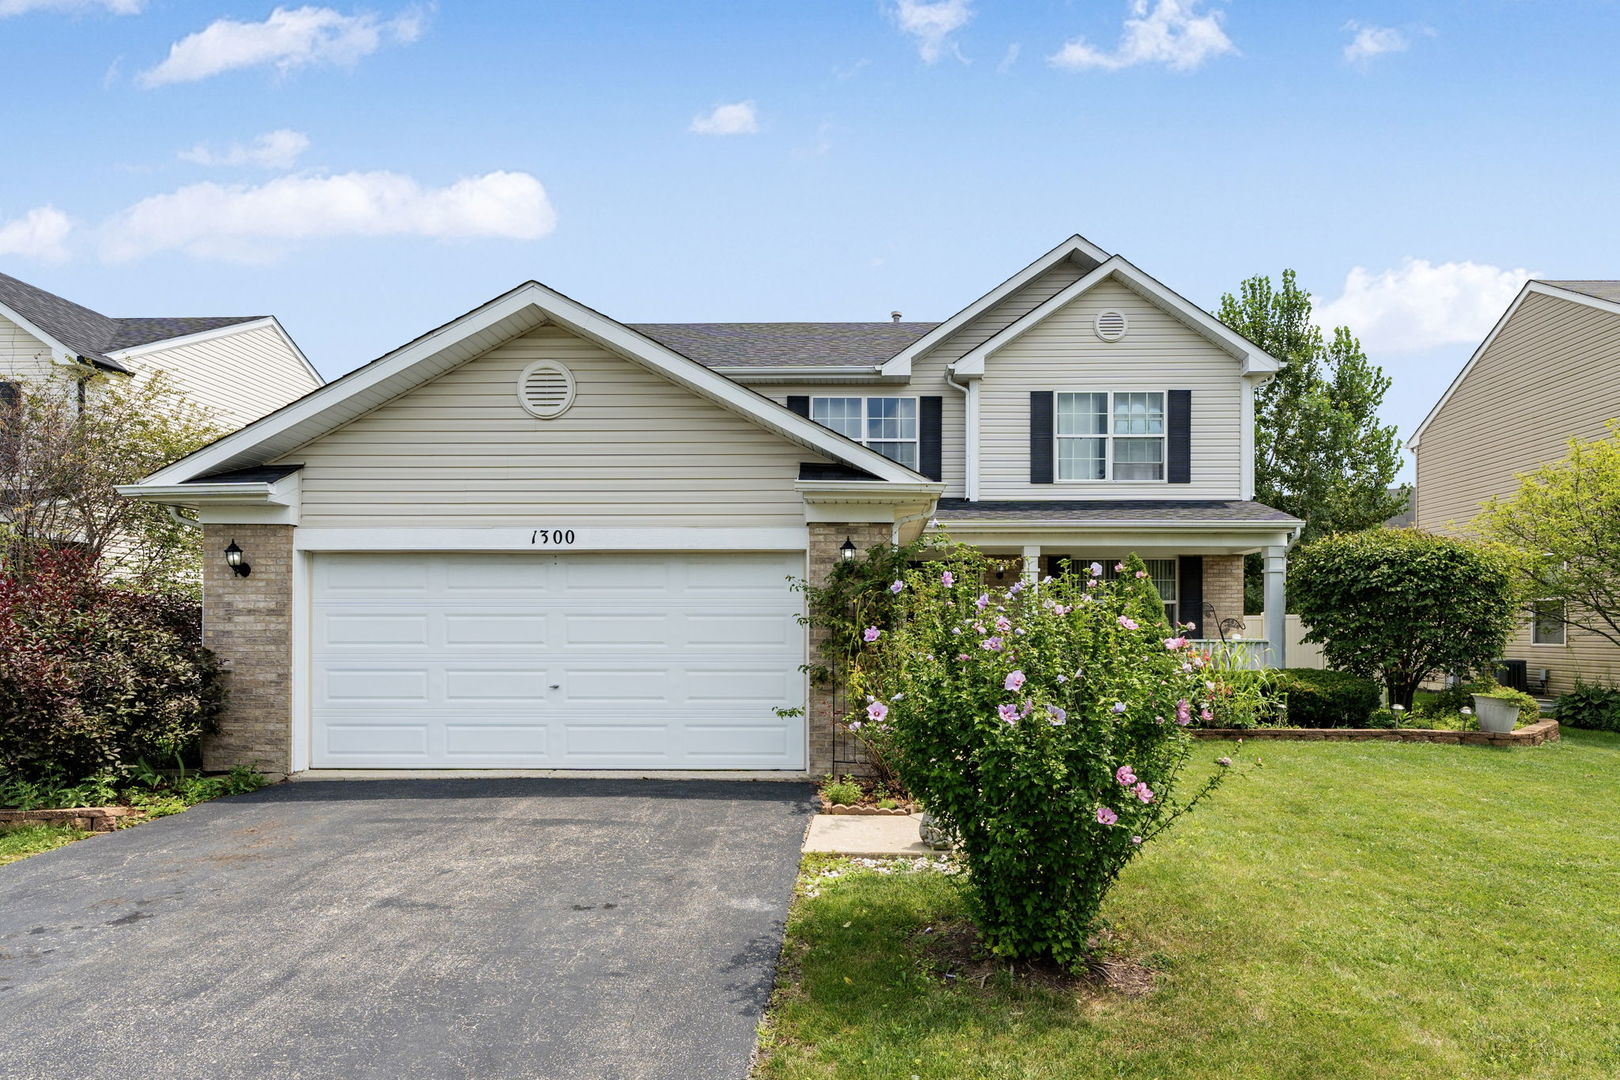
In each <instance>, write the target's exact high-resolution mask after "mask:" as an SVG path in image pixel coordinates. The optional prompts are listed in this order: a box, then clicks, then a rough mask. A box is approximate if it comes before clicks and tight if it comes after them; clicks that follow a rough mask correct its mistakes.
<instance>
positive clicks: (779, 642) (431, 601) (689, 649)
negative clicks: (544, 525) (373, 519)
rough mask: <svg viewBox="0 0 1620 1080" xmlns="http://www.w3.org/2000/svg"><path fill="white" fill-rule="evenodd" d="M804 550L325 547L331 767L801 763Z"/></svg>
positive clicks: (316, 674) (318, 604) (321, 630)
mask: <svg viewBox="0 0 1620 1080" xmlns="http://www.w3.org/2000/svg"><path fill="white" fill-rule="evenodd" d="M803 571H804V557H803V555H801V554H794V555H786V554H765V555H761V554H719V555H711V554H681V555H664V554H657V553H639V552H632V553H624V554H614V555H591V554H568V555H504V554H501V555H497V554H471V553H469V554H415V553H407V554H323V555H317V556H315V559H314V567H313V575H312V578H313V580H312V585H313V590H312V610H311V628H312V629H311V662H312V663H311V712H312V717H313V727H314V730H313V733H312V740H311V747H310V759H311V764H312V765H313V766H314V767H316V768H321V767H326V768H410V767H421V768H665V769H681V768H710V769H801V768H803V767H804V722H803V720H802V718H791V719H783V718H781V717H779V716H777V715H776V714H775V712H774V711H773V710H775V709H777V708H780V707H784V706H785V707H790V708H792V707H799V706H802V705H803V704H804V674H803V673H802V672H801V671H800V670H799V666H800V665H801V664H802V663H803V662H804V637H805V634H804V628H803V627H802V626H800V625H799V624H798V622H797V619H796V615H797V614H798V612H799V611H800V610H801V606H802V601H801V599H800V596H799V594H798V593H795V592H793V591H791V590H790V589H789V587H788V580H787V579H788V577H789V576H790V575H793V576H797V575H800V574H802V573H803Z"/></svg>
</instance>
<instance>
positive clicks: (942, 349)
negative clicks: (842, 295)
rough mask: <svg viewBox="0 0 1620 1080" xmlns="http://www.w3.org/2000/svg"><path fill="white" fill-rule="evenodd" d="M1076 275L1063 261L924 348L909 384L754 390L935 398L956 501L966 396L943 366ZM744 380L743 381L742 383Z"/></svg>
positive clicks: (943, 460) (947, 477) (948, 491)
mask: <svg viewBox="0 0 1620 1080" xmlns="http://www.w3.org/2000/svg"><path fill="white" fill-rule="evenodd" d="M1081 276H1082V274H1081V270H1080V268H1079V267H1077V266H1075V265H1074V264H1073V263H1071V262H1063V263H1060V264H1059V265H1057V266H1055V267H1053V268H1052V269H1050V270H1048V271H1046V272H1045V273H1044V274H1041V275H1039V276H1038V277H1036V278H1035V279H1034V280H1033V281H1031V282H1030V283H1029V284H1028V285H1025V286H1024V287H1023V288H1022V289H1019V290H1018V291H1017V292H1015V293H1013V294H1012V295H1011V296H1009V297H1007V298H1006V299H1005V300H1003V301H1001V303H999V304H997V305H995V306H994V307H992V308H991V309H990V310H988V311H986V312H985V313H984V314H982V315H980V316H979V317H978V318H976V319H974V320H972V321H971V322H969V323H968V324H967V325H965V326H963V327H962V328H961V329H960V330H958V331H957V332H956V333H954V334H952V335H951V336H950V337H948V338H946V339H945V340H944V341H942V342H940V343H939V344H938V345H936V346H935V347H934V348H932V349H930V350H929V351H928V352H927V353H926V354H925V355H923V356H921V357H919V358H918V359H917V360H914V361H913V362H912V365H911V381H910V382H909V383H906V384H905V385H903V386H902V385H893V384H874V383H856V384H850V385H844V386H838V385H834V386H828V385H825V384H816V385H812V384H802V385H793V386H762V387H760V388H759V390H760V392H761V393H763V394H766V395H768V396H769V397H770V398H772V399H773V400H775V401H780V402H783V403H784V404H785V403H786V402H787V399H788V396H789V395H793V394H804V395H806V396H808V397H938V398H941V399H943V404H942V406H941V408H940V426H941V428H942V430H941V432H940V442H941V447H940V465H941V470H942V475H941V479H942V480H943V481H944V483H945V492H944V497H945V498H947V499H960V498H963V497H965V496H966V494H967V488H966V480H965V476H964V469H965V467H966V446H967V434H966V428H965V424H966V398H965V396H964V395H963V393H962V391H960V390H958V389H957V388H956V387H954V386H952V385H951V384H950V382H949V380H948V379H947V378H946V374H947V373H946V370H945V369H946V366H947V365H948V364H952V363H955V362H956V361H957V360H959V359H961V358H962V357H963V356H965V355H966V354H967V353H969V352H971V351H972V350H973V349H974V348H975V347H976V346H978V345H981V344H983V343H984V342H985V341H988V340H989V339H990V338H991V337H992V336H993V335H995V334H996V333H997V332H998V331H1000V330H1003V329H1005V328H1006V327H1008V326H1010V325H1012V324H1013V323H1015V322H1017V321H1018V320H1019V319H1021V318H1023V317H1024V316H1025V315H1027V314H1029V313H1030V312H1031V311H1033V310H1034V309H1036V308H1038V307H1040V306H1041V305H1042V304H1044V303H1045V302H1046V301H1048V300H1050V299H1051V298H1052V297H1053V296H1055V295H1056V294H1057V293H1060V292H1062V291H1063V290H1064V289H1065V288H1067V287H1068V286H1070V285H1072V284H1074V283H1075V282H1076V281H1078V280H1079V279H1080V277H1081ZM744 381H746V380H744Z"/></svg>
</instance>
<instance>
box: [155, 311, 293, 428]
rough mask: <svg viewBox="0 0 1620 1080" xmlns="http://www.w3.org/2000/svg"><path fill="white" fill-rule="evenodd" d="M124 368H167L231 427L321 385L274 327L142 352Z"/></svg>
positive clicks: (189, 393)
mask: <svg viewBox="0 0 1620 1080" xmlns="http://www.w3.org/2000/svg"><path fill="white" fill-rule="evenodd" d="M124 366H125V367H129V368H133V369H135V370H136V371H137V372H139V373H148V372H154V371H165V372H167V373H168V374H169V376H170V378H171V379H173V381H174V383H175V385H176V386H177V387H178V388H179V389H180V390H181V391H182V392H184V393H185V395H186V397H187V398H189V399H190V400H191V401H192V402H193V403H194V404H197V405H200V406H202V407H203V408H205V409H207V410H208V411H209V412H211V413H213V414H214V415H215V416H217V417H218V418H219V421H220V423H221V424H223V425H224V426H225V427H226V428H229V429H231V430H235V429H236V428H239V427H242V426H244V425H246V424H249V423H252V422H253V421H254V420H257V419H258V418H259V417H261V416H264V415H265V414H266V413H270V412H274V411H275V410H277V409H279V408H281V407H282V406H283V405H285V404H287V403H288V402H289V401H294V400H296V399H298V398H301V397H303V396H304V395H305V394H307V393H309V392H310V391H311V390H314V389H315V388H316V387H317V386H319V385H320V384H319V383H318V382H316V381H315V378H314V376H312V375H311V374H310V372H309V369H308V368H307V367H305V366H304V362H303V361H302V360H300V359H299V358H298V355H297V354H296V353H294V352H293V350H292V349H290V348H288V346H287V342H286V339H285V338H283V337H282V336H281V334H280V333H278V332H277V330H276V329H275V327H273V326H260V327H256V328H254V329H251V330H243V331H241V332H239V333H235V334H226V335H224V336H222V337H215V338H209V339H207V340H205V341H198V342H195V343H193V344H190V345H178V346H174V347H172V348H167V349H157V350H154V351H152V352H148V353H142V354H141V355H139V356H135V357H132V358H131V359H129V360H127V361H125V362H124Z"/></svg>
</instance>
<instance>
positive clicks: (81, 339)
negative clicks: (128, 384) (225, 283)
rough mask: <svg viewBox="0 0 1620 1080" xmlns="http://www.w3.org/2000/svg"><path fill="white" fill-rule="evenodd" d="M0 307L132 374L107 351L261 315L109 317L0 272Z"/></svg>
mask: <svg viewBox="0 0 1620 1080" xmlns="http://www.w3.org/2000/svg"><path fill="white" fill-rule="evenodd" d="M0 310H3V311H4V312H5V313H7V314H8V315H9V316H11V317H12V319H13V321H15V322H17V323H18V324H19V325H21V326H22V327H23V328H24V329H26V330H28V331H29V332H30V333H32V334H34V335H35V336H36V337H39V338H41V339H42V340H44V341H45V343H46V344H47V345H52V346H54V347H56V348H59V349H61V350H62V351H63V352H67V353H71V354H72V355H74V356H76V357H78V358H79V359H81V360H84V361H86V362H88V363H91V364H94V365H95V366H96V367H99V368H104V369H106V370H108V371H119V372H123V373H124V374H126V375H128V374H132V372H131V371H130V369H129V368H128V367H125V366H124V365H123V364H121V363H119V361H118V360H116V359H114V358H113V357H111V356H109V355H108V354H109V353H113V352H117V351H119V350H121V349H130V348H134V347H136V346H140V345H150V344H152V343H154V342H158V341H167V340H169V339H170V338H178V337H187V336H189V335H191V334H197V333H202V332H205V331H208V330H217V329H220V328H222V327H226V326H234V325H236V324H237V323H247V322H255V321H257V320H260V319H264V318H267V316H264V315H227V316H216V317H204V318H139V319H114V318H110V317H109V316H106V315H103V314H101V312H99V311H92V310H91V309H89V308H87V307H85V306H84V305H83V304H75V303H74V302H73V301H71V300H67V299H64V298H62V297H60V296H57V295H56V294H55V293H49V292H46V291H45V290H44V289H41V288H39V287H38V286H35V285H30V284H28V282H26V281H20V280H18V279H17V278H14V277H11V276H9V275H7V274H0Z"/></svg>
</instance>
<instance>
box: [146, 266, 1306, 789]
mask: <svg viewBox="0 0 1620 1080" xmlns="http://www.w3.org/2000/svg"><path fill="white" fill-rule="evenodd" d="M1276 367H1277V362H1276V361H1275V360H1274V359H1273V358H1272V357H1270V356H1267V355H1265V354H1264V353H1263V352H1261V351H1260V350H1259V349H1258V348H1256V347H1255V346H1254V345H1253V344H1251V343H1250V342H1248V341H1246V340H1244V339H1243V338H1241V337H1239V336H1238V335H1236V334H1234V333H1233V332H1231V331H1230V330H1228V329H1227V328H1226V327H1224V326H1223V325H1222V324H1221V323H1219V322H1218V321H1217V320H1215V319H1213V318H1211V317H1210V316H1209V315H1208V314H1206V313H1204V312H1203V311H1201V310H1199V309H1198V308H1196V307H1194V306H1193V305H1192V304H1189V303H1188V302H1187V301H1185V300H1183V299H1182V298H1181V297H1179V296H1177V295H1176V294H1175V293H1173V292H1171V291H1170V290H1169V289H1167V288H1165V287H1164V286H1163V285H1161V284H1159V283H1158V282H1157V281H1154V280H1153V279H1152V278H1150V277H1148V276H1147V275H1146V274H1144V273H1142V272H1141V271H1140V270H1137V269H1136V268H1135V267H1134V266H1132V265H1131V264H1130V263H1128V262H1126V261H1125V260H1124V259H1122V258H1120V257H1118V256H1109V255H1108V254H1107V253H1105V252H1103V251H1100V250H1098V249H1097V248H1096V247H1094V246H1093V245H1091V244H1090V243H1088V242H1087V241H1085V240H1083V239H1081V238H1079V237H1074V238H1072V239H1070V240H1068V241H1065V242H1064V243H1063V244H1061V245H1059V246H1058V247H1057V248H1054V249H1053V250H1052V251H1050V252H1048V253H1047V254H1046V255H1044V256H1042V257H1041V258H1040V259H1038V260H1036V261H1035V262H1034V263H1032V264H1030V265H1029V266H1027V267H1025V268H1024V269H1023V270H1021V271H1020V272H1019V273H1017V274H1015V275H1014V276H1013V277H1012V278H1010V279H1008V280H1007V281H1005V282H1003V283H1002V284H1001V285H998V286H997V287H996V288H995V289H993V290H991V291H990V292H989V293H987V294H986V295H984V296H982V297H980V298H978V299H977V300H975V301H973V303H971V304H969V305H968V306H967V307H966V308H964V309H963V310H962V311H960V312H958V313H957V314H956V315H955V316H952V317H951V318H950V319H948V320H946V321H945V322H943V323H937V324H936V323H905V322H899V321H892V322H885V323H836V324H828V323H769V324H760V323H748V324H712V323H702V324H656V325H640V326H633V325H626V324H623V323H619V322H616V321H614V320H613V319H611V318H608V317H607V316H604V315H602V314H600V313H598V312H596V311H593V310H592V309H590V308H587V307H585V306H583V305H582V304H579V303H577V302H575V301H573V300H571V299H569V298H567V297H565V296H562V295H560V294H558V293H556V292H554V291H552V290H551V289H548V288H546V287H545V286H543V285H539V284H536V283H534V282H529V283H526V284H524V285H521V286H519V287H518V288H516V289H514V290H512V291H511V292H509V293H507V294H505V295H504V296H501V297H498V298H497V299H495V300H492V301H490V302H489V303H488V304H485V305H484V306H482V307H480V308H478V309H477V310H475V311H472V312H469V313H468V314H466V315H463V316H461V317H460V318H458V319H456V320H454V321H452V322H450V323H447V324H446V325H444V326H442V327H440V328H438V329H437V330H433V331H431V332H429V333H427V334H425V335H423V336H422V337H420V338H418V339H416V340H415V341H412V342H410V343H409V344H407V345H405V346H403V347H401V348H400V349H398V350H397V351H395V352H392V353H389V354H388V355H387V356H384V357H382V358H381V359H379V360H376V361H373V362H372V363H370V364H367V365H366V366H364V367H361V368H359V369H358V370H356V371H353V372H351V373H350V374H348V375H346V376H344V377H343V378H341V379H338V380H337V381H335V382H333V383H331V384H329V385H328V386H326V387H324V388H322V389H321V390H319V391H317V392H315V393H313V394H311V395H309V396H308V397H306V398H304V399H302V400H300V401H297V402H294V403H293V404H291V405H289V406H287V407H286V408H284V409H282V410H280V411H279V412H277V413H274V414H272V415H270V416H268V417H265V418H264V419H262V420H259V421H258V422H256V423H253V424H250V425H248V426H247V427H246V428H244V429H242V430H241V431H239V432H237V433H235V434H233V435H230V436H228V437H226V438H224V439H222V440H220V441H219V442H217V443H215V444H213V445H212V446H209V447H206V448H204V449H202V450H200V451H198V452H197V453H195V454H193V455H191V456H190V457H188V458H185V459H183V460H182V461H180V462H178V463H176V464H175V465H173V466H171V467H169V468H167V469H163V470H161V471H160V472H158V473H155V474H154V475H152V476H150V477H148V478H147V479H146V480H144V481H142V482H141V483H140V484H138V485H133V486H131V487H129V488H126V489H122V490H124V492H125V493H126V494H128V495H130V496H131V497H134V498H143V499H154V500H157V501H160V502H165V503H170V504H177V505H181V506H187V507H191V508H193V509H194V510H195V511H196V512H197V514H198V516H199V517H200V518H201V520H202V521H203V522H204V527H205V530H206V544H207V550H208V552H209V557H208V558H207V560H206V565H205V581H204V592H205V603H204V608H205V612H206V616H205V618H206V625H205V637H206V640H207V641H208V643H209V645H210V646H211V647H212V648H214V649H215V650H216V652H218V653H219V654H220V656H221V657H222V658H223V660H224V661H225V662H226V663H227V664H228V665H229V666H230V668H231V670H232V671H233V676H232V677H233V680H234V683H233V693H232V699H231V705H230V712H229V715H228V716H227V717H226V719H225V722H224V728H223V731H222V732H221V734H220V735H219V736H218V737H217V738H215V739H214V740H213V741H212V742H211V743H210V745H209V747H208V763H209V765H210V767H217V766H222V765H227V764H231V763H234V762H252V763H255V764H259V765H262V766H265V767H268V768H273V769H278V770H283V771H286V770H291V771H298V770H302V769H306V768H433V767H439V768H443V767H475V768H502V767H508V768H510V767H575V768H621V769H623V768H630V769H681V768H701V769H775V770H792V771H799V770H809V771H811V772H812V773H822V772H826V771H828V770H830V769H831V768H832V766H833V745H834V716H833V710H834V699H833V696H832V694H831V693H830V692H826V691H822V690H811V689H809V688H808V687H807V685H806V679H805V676H804V674H803V671H802V670H801V665H803V664H804V663H805V661H806V656H807V648H808V647H809V642H808V641H807V636H808V635H807V634H806V633H805V631H804V629H803V627H802V626H801V625H800V624H799V623H798V621H797V620H798V617H799V616H800V615H801V614H802V611H803V607H802V603H803V601H802V597H801V596H800V595H799V594H798V593H796V592H794V591H791V590H789V588H788V587H787V585H788V579H789V578H792V577H800V576H805V575H808V576H809V577H810V579H811V580H821V579H822V578H824V576H825V575H826V574H827V573H828V572H829V570H830V569H831V567H832V566H833V565H834V564H835V563H836V561H837V559H838V558H839V557H840V551H841V549H843V548H844V547H845V545H846V544H848V545H850V546H852V547H853V548H859V549H864V548H866V547H868V546H870V545H873V544H877V543H881V542H906V541H910V540H912V539H914V538H915V537H917V536H918V535H920V534H921V533H922V532H923V531H924V530H925V529H929V528H937V529H944V530H946V531H948V532H949V534H950V535H951V536H952V537H954V538H956V539H957V540H961V541H966V542H970V543H973V544H976V545H979V546H980V547H982V548H984V549H985V550H986V551H989V552H992V553H996V554H1002V555H1008V556H1013V557H1016V558H1018V559H1019V560H1021V564H1020V565H1021V567H1022V569H1023V572H1026V573H1030V574H1035V573H1041V572H1045V571H1050V570H1054V569H1057V568H1058V566H1059V564H1060V562H1061V560H1065V559H1068V560H1074V561H1078V562H1082V563H1084V562H1089V561H1092V560H1096V561H1100V562H1104V563H1105V564H1109V565H1111V564H1112V562H1113V561H1114V560H1116V559H1118V558H1119V557H1121V556H1123V555H1125V554H1126V553H1128V552H1132V551H1135V552H1138V553H1140V554H1141V555H1143V556H1144V557H1145V558H1147V559H1149V560H1151V562H1150V565H1151V566H1152V568H1153V574H1154V577H1155V579H1156V581H1157V583H1158V585H1159V587H1160V589H1161V591H1162V592H1163V593H1164V595H1165V598H1166V600H1167V601H1168V602H1169V605H1170V606H1171V608H1172V610H1173V611H1174V613H1175V614H1176V615H1177V616H1178V617H1180V618H1182V619H1183V620H1184V621H1189V622H1194V623H1198V624H1199V625H1200V627H1201V632H1202V633H1204V634H1207V635H1209V636H1214V635H1215V634H1216V633H1217V632H1218V630H1217V627H1218V624H1219V623H1220V622H1221V621H1222V620H1224V619H1227V618H1241V616H1242V597H1243V580H1242V556H1243V554H1244V553H1246V552H1252V551H1264V552H1266V553H1267V555H1268V556H1269V559H1268V577H1267V586H1268V590H1269V598H1270V600H1271V601H1272V602H1271V604H1270V610H1272V611H1275V612H1277V613H1278V614H1279V616H1280V614H1281V613H1282V612H1283V610H1284V609H1285V605H1284V602H1283V595H1282V588H1283V574H1282V567H1283V556H1284V553H1285V550H1286V547H1287V545H1288V544H1289V543H1290V542H1291V540H1292V539H1293V537H1294V536H1295V534H1296V532H1297V529H1298V527H1299V526H1300V524H1301V522H1299V521H1297V520H1296V519H1294V518H1291V517H1289V516H1287V515H1286V514H1282V513H1280V512H1278V511H1276V510H1272V509H1270V508H1268V507H1264V506H1260V505H1258V504H1256V503H1255V502H1254V501H1253V498H1252V494H1253V475H1252V472H1253V470H1252V431H1253V393H1254V388H1255V386H1256V385H1258V384H1260V383H1262V382H1264V381H1265V380H1266V379H1268V378H1269V377H1270V376H1271V373H1272V372H1273V371H1275V370H1276ZM232 541H234V542H235V543H236V544H237V546H238V547H239V548H240V549H241V551H242V558H243V560H244V561H245V562H247V563H248V564H249V565H250V566H251V571H250V573H249V576H236V575H234V574H233V572H232V570H231V569H230V568H229V567H228V566H227V565H226V562H225V560H224V559H223V558H222V557H221V556H220V554H219V553H220V552H221V551H222V550H223V549H225V548H226V546H227V545H228V544H230V543H231V542H232ZM1015 572H1017V571H1015ZM1280 639H1281V635H1280V634H1279V635H1277V640H1279V641H1280ZM1272 659H1273V661H1276V660H1278V659H1280V657H1275V656H1273V657H1272ZM806 713H807V714H808V715H805V714H806Z"/></svg>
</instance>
